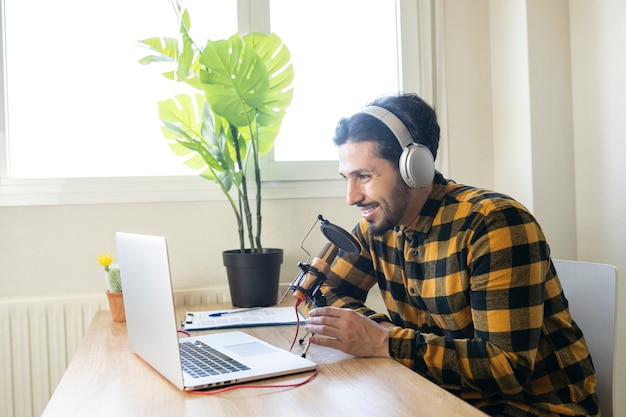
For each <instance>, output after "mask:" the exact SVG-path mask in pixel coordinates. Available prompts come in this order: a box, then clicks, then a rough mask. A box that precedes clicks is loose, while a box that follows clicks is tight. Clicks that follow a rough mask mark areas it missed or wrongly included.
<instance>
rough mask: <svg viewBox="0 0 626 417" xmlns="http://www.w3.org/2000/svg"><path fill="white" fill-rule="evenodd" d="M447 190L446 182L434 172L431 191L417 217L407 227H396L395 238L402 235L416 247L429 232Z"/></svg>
mask: <svg viewBox="0 0 626 417" xmlns="http://www.w3.org/2000/svg"><path fill="white" fill-rule="evenodd" d="M447 190H448V180H446V179H445V178H444V177H443V175H441V173H440V172H436V173H435V179H434V181H433V189H432V191H431V192H430V195H429V196H428V200H426V203H424V207H422V210H421V211H420V213H419V216H417V217H416V218H415V220H413V222H412V223H411V224H409V225H408V226H396V227H395V232H396V237H400V235H404V237H405V238H406V239H407V240H408V241H410V242H411V246H416V245H417V240H421V239H419V237H423V236H426V235H427V234H428V232H430V229H431V227H432V225H433V221H434V219H435V215H436V214H437V212H438V211H439V208H440V207H441V204H442V203H443V199H444V198H445V196H446V192H447ZM416 238H417V240H416Z"/></svg>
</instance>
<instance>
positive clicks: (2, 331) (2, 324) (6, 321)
mask: <svg viewBox="0 0 626 417" xmlns="http://www.w3.org/2000/svg"><path fill="white" fill-rule="evenodd" d="M174 300H175V303H176V304H177V305H189V304H207V303H217V302H229V301H230V293H229V292H228V289H227V288H215V289H206V288H204V289H195V290H177V291H175V292H174ZM108 308H109V306H108V304H107V300H106V297H105V295H104V294H100V295H98V294H89V295H76V296H67V297H38V298H12V299H0V335H1V337H0V338H1V340H2V342H1V343H2V344H1V346H0V416H2V417H37V416H39V415H41V413H42V412H43V409H44V408H45V407H46V404H47V403H48V400H49V398H50V396H51V395H52V393H53V392H54V389H55V388H56V386H57V384H58V383H59V381H60V379H61V377H62V376H63V373H64V372H65V369H66V368H67V365H68V364H69V362H70V361H71V359H72V356H73V355H74V351H75V349H76V348H77V347H78V344H79V343H80V341H81V340H82V338H83V335H84V334H85V331H86V330H87V328H88V327H89V325H90V323H91V321H92V319H93V316H94V315H95V314H96V312H98V311H99V310H108Z"/></svg>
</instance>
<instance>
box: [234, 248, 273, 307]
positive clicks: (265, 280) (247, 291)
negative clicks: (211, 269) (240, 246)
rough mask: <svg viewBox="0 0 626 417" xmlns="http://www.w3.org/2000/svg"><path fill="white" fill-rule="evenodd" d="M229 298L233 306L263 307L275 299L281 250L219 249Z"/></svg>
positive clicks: (271, 303) (269, 304)
mask: <svg viewBox="0 0 626 417" xmlns="http://www.w3.org/2000/svg"><path fill="white" fill-rule="evenodd" d="M222 257H223V260H224V266H225V267H226V274H227V276H228V286H229V288H230V297H231V299H232V303H233V306H235V307H267V306H271V305H274V304H276V301H277V300H278V282H279V280H280V266H281V264H282V263H283V250H282V249H264V250H263V252H262V253H250V251H249V250H246V252H245V253H241V251H239V250H227V251H224V252H222Z"/></svg>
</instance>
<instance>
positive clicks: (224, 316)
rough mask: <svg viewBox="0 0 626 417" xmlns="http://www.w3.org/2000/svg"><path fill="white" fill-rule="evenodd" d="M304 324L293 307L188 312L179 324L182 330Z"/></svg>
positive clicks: (300, 315) (302, 318)
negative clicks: (298, 322)
mask: <svg viewBox="0 0 626 417" xmlns="http://www.w3.org/2000/svg"><path fill="white" fill-rule="evenodd" d="M297 320H300V323H304V317H303V316H302V314H300V312H298V313H297V316H296V310H295V308H294V307H263V308H254V309H246V308H241V309H226V310H207V311H188V312H187V313H186V314H185V318H184V320H183V322H182V323H181V326H182V328H183V329H184V330H202V329H226V328H233V327H254V326H277V325H285V324H296V323H297Z"/></svg>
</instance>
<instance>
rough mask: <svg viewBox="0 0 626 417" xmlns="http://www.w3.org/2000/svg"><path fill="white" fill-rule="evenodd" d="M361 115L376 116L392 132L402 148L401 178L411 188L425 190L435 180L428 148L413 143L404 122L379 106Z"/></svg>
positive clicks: (363, 111)
mask: <svg viewBox="0 0 626 417" xmlns="http://www.w3.org/2000/svg"><path fill="white" fill-rule="evenodd" d="M360 113H365V114H369V115H370V116H374V117H375V118H377V119H378V120H380V121H381V122H383V123H384V124H385V126H387V127H388V128H389V130H391V133H393V135H394V136H395V137H396V139H398V142H400V146H401V147H402V155H400V161H399V168H400V176H401V177H402V179H403V180H404V182H405V183H406V184H407V185H408V186H409V187H411V188H424V187H427V186H429V185H430V183H431V182H433V178H435V160H434V158H433V154H432V153H431V152H430V149H428V148H427V147H426V146H424V145H422V144H419V143H416V142H414V141H413V138H412V137H411V134H410V133H409V129H407V127H406V126H405V125H404V123H402V120H400V119H399V118H398V116H396V115H395V114H393V113H392V112H390V111H389V110H387V109H385V108H383V107H379V106H368V107H365V108H364V109H363V110H361V112H360Z"/></svg>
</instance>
